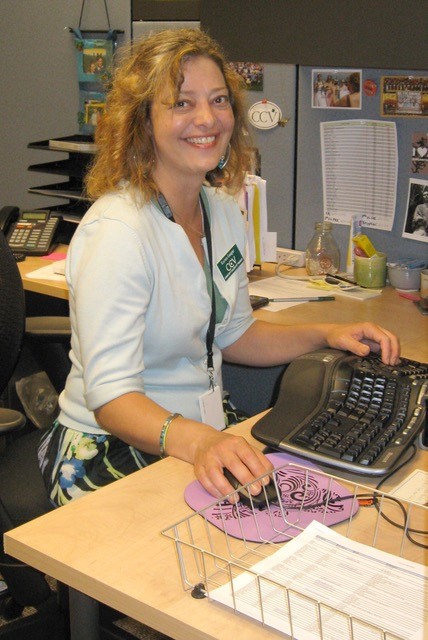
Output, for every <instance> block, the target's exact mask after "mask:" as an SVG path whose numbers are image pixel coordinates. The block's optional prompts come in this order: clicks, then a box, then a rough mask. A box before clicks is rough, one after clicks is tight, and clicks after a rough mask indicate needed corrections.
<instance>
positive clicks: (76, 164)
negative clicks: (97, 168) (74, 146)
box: [28, 154, 90, 179]
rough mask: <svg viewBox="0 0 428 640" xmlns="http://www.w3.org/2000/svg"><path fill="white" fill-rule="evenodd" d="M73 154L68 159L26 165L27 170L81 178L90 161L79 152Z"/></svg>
mask: <svg viewBox="0 0 428 640" xmlns="http://www.w3.org/2000/svg"><path fill="white" fill-rule="evenodd" d="M76 156H77V157H75V155H73V157H72V158H68V160H57V161H55V162H45V163H41V164H32V165H30V166H29V167H28V171H36V172H38V173H54V174H57V175H60V176H70V177H71V178H80V179H81V178H82V176H83V174H84V172H85V171H86V168H87V166H88V164H89V162H90V157H89V156H87V155H85V156H82V155H80V154H76Z"/></svg>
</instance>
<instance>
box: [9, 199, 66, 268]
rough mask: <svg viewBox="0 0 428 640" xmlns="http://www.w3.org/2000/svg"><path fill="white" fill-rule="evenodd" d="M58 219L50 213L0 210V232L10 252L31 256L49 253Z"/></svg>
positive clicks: (10, 208) (14, 208)
mask: <svg viewBox="0 0 428 640" xmlns="http://www.w3.org/2000/svg"><path fill="white" fill-rule="evenodd" d="M59 222H60V218H59V217H57V216H51V215H50V211H47V210H41V209H40V210H36V211H22V212H21V213H20V212H19V209H18V207H3V209H1V210H0V230H1V231H3V233H4V234H5V236H6V238H7V241H8V243H9V246H10V248H11V249H12V251H15V252H16V251H19V252H23V253H26V254H27V255H32V256H43V255H46V254H47V253H49V251H50V250H51V246H52V243H53V240H54V235H55V231H56V230H57V227H58V225H59Z"/></svg>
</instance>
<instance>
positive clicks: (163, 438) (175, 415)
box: [159, 413, 183, 458]
mask: <svg viewBox="0 0 428 640" xmlns="http://www.w3.org/2000/svg"><path fill="white" fill-rule="evenodd" d="M182 417H183V416H182V415H181V413H171V414H170V415H169V416H168V417H167V419H166V420H165V422H164V423H163V425H162V429H161V432H160V436H159V455H160V457H161V458H165V457H166V455H167V454H166V452H165V443H166V436H167V434H168V429H169V425H170V424H171V422H172V421H173V420H175V419H176V418H182Z"/></svg>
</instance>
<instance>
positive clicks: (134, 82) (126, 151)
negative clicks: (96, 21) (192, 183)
mask: <svg viewBox="0 0 428 640" xmlns="http://www.w3.org/2000/svg"><path fill="white" fill-rule="evenodd" d="M121 53H122V54H123V57H122V58H121V61H120V63H119V64H118V65H117V67H116V69H115V72H114V77H113V82H112V85H111V88H110V90H109V92H108V95H107V101H106V109H105V112H104V114H103V116H102V117H101V119H100V122H99V123H98V125H97V128H96V132H95V143H96V145H97V149H98V150H97V153H96V155H95V158H94V162H93V164H92V166H91V167H90V169H89V172H88V173H87V176H86V180H85V183H86V193H87V195H88V197H89V198H90V199H95V198H98V197H99V196H101V195H103V194H105V193H107V192H109V191H113V190H115V189H117V188H118V187H119V186H120V183H121V182H122V181H126V183H127V184H128V185H129V186H130V187H131V188H134V189H136V192H137V193H139V194H140V197H141V198H142V200H143V201H146V202H147V201H149V200H150V199H151V198H152V197H156V196H157V195H158V188H157V186H156V184H155V182H154V180H153V173H152V172H153V163H154V159H155V153H154V147H153V141H152V138H151V135H150V127H149V124H150V110H151V104H152V102H153V100H154V99H155V98H157V97H158V96H159V95H160V94H161V93H163V92H164V91H165V88H167V89H169V90H170V94H171V96H170V99H171V104H173V103H174V102H175V101H176V100H177V97H178V94H179V91H180V87H181V84H182V83H183V80H184V78H183V71H182V69H183V63H184V62H185V61H186V60H188V59H189V58H190V57H194V56H206V57H208V58H210V59H212V60H213V61H214V62H215V63H216V64H217V65H218V67H219V69H220V70H221V72H222V74H223V76H224V78H225V81H226V86H227V88H228V91H229V94H230V102H231V106H232V110H233V114H234V117H235V127H234V130H233V133H232V137H231V139H230V158H229V161H228V163H227V166H226V167H225V168H224V169H223V170H220V169H218V168H216V169H213V170H212V171H210V172H209V173H208V174H207V175H206V179H207V182H208V183H209V184H211V185H219V184H222V185H223V186H224V187H226V188H227V189H228V190H230V191H231V192H236V191H238V190H239V189H240V187H241V186H242V181H243V178H244V173H245V169H246V168H247V163H248V154H249V142H250V141H249V134H248V128H247V121H246V107H245V99H244V95H245V84H244V82H243V80H242V78H241V77H240V76H239V75H238V74H237V73H236V72H235V71H234V70H233V69H232V68H231V66H229V64H228V63H227V62H226V59H225V57H224V54H223V52H222V50H221V48H220V46H219V45H218V44H217V43H216V42H215V41H214V40H212V38H210V37H209V36H208V35H207V34H206V33H204V32H203V31H199V30H196V29H178V30H165V31H162V32H160V33H157V34H155V35H153V36H151V37H149V38H147V39H145V40H141V41H140V42H137V43H134V44H133V45H132V44H131V45H130V46H129V47H126V50H125V48H122V49H121Z"/></svg>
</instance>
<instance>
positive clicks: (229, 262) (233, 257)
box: [217, 244, 244, 280]
mask: <svg viewBox="0 0 428 640" xmlns="http://www.w3.org/2000/svg"><path fill="white" fill-rule="evenodd" d="M243 262H244V258H243V257H242V254H241V252H240V251H239V249H238V247H237V246H236V244H234V245H233V247H232V248H231V249H229V251H228V252H227V253H226V255H225V256H223V258H222V259H221V260H219V261H218V262H217V267H218V268H219V270H220V273H221V275H222V276H223V278H224V280H228V279H229V278H230V276H231V275H232V274H233V273H234V272H235V271H236V269H237V268H238V267H239V265H240V264H242V263H243Z"/></svg>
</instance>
